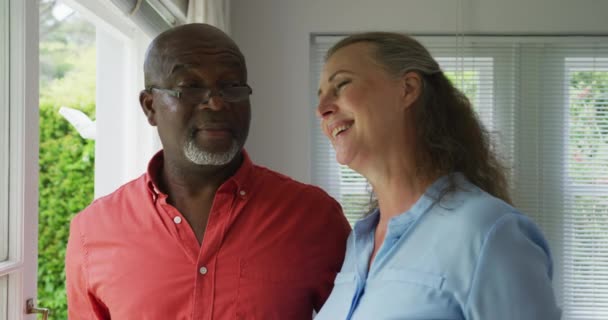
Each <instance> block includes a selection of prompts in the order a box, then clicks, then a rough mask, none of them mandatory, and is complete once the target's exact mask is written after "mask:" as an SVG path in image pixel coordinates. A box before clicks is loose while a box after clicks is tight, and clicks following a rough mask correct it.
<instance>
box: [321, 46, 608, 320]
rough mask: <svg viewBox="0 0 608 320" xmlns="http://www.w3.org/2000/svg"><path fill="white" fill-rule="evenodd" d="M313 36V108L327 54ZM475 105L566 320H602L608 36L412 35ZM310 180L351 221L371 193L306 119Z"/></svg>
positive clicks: (606, 295) (606, 290)
mask: <svg viewBox="0 0 608 320" xmlns="http://www.w3.org/2000/svg"><path fill="white" fill-rule="evenodd" d="M340 38H341V37H338V36H313V37H312V40H311V41H312V43H311V68H312V70H311V88H312V89H313V90H311V101H313V102H312V105H313V108H314V107H315V106H316V103H317V98H316V95H315V92H316V88H317V86H318V79H319V75H320V72H321V68H322V65H323V57H324V54H325V52H326V51H327V49H328V48H329V47H330V46H331V45H332V44H333V43H335V42H336V41H337V40H339V39H340ZM416 38H417V39H418V40H420V41H421V42H422V43H423V44H424V45H425V46H426V47H427V48H428V49H429V51H430V52H431V54H432V55H433V56H434V57H435V58H436V59H437V61H438V62H439V63H440V65H441V67H442V69H443V70H444V72H445V73H446V74H447V75H448V77H449V78H450V79H451V80H452V81H453V83H454V84H455V85H456V86H457V87H458V88H460V89H461V90H462V91H463V92H464V93H465V94H466V95H467V96H468V97H469V99H470V100H471V101H472V102H473V104H474V107H475V109H476V111H477V113H478V115H479V117H480V119H481V120H482V122H483V123H484V125H485V126H486V128H488V130H489V131H490V132H491V134H492V137H493V139H494V142H495V144H496V148H497V151H498V152H499V154H500V156H501V157H502V158H503V161H504V162H505V164H506V165H507V166H508V167H509V168H510V170H509V179H510V181H511V191H512V196H513V199H514V202H515V205H516V206H517V207H518V208H520V209H521V210H522V211H523V212H524V213H526V214H527V215H529V216H531V217H532V218H533V219H534V220H535V221H536V222H537V223H538V225H539V226H540V227H541V228H542V229H543V231H544V233H545V235H546V237H547V239H548V240H549V242H550V245H551V249H552V252H553V259H554V263H555V280H554V285H555V288H556V293H557V296H558V300H559V301H560V303H561V305H562V308H563V311H564V314H563V319H608V38H602V37H506V36H505V37H489V36H488V37H483V36H480V37H472V36H471V37H469V36H467V37H459V38H457V37H433V36H425V37H416ZM311 117H313V120H311V123H312V135H313V137H312V139H311V141H312V143H313V145H312V148H311V150H312V151H313V152H312V159H311V161H312V162H311V163H312V169H313V170H312V177H311V178H312V181H313V183H316V184H318V185H319V186H321V187H323V188H324V189H325V190H327V191H328V192H329V193H330V194H331V195H332V196H333V197H335V198H336V199H337V200H338V201H339V202H340V203H341V204H342V205H343V208H344V211H345V214H346V216H347V218H348V219H349V221H350V222H351V223H354V222H355V221H357V220H358V219H359V218H361V216H362V214H363V213H365V212H366V205H367V204H368V203H369V199H370V197H369V187H368V185H367V183H366V181H365V179H363V178H362V177H361V176H360V175H358V174H356V173H355V172H352V170H350V169H348V168H347V167H343V166H339V165H338V164H337V163H336V161H335V154H334V152H333V150H332V147H331V145H330V144H329V142H328V141H327V139H326V138H325V137H324V136H323V135H322V133H321V131H320V129H319V121H318V119H316V118H314V110H313V111H311Z"/></svg>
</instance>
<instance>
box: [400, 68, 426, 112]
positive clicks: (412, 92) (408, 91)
mask: <svg viewBox="0 0 608 320" xmlns="http://www.w3.org/2000/svg"><path fill="white" fill-rule="evenodd" d="M401 84H402V86H403V87H402V90H403V91H402V92H403V96H402V98H403V99H402V100H403V106H404V107H405V108H406V109H408V108H410V107H411V106H413V105H414V104H415V103H416V101H417V100H418V98H420V95H421V94H422V77H421V76H420V74H418V73H417V72H414V71H409V72H406V73H405V74H404V75H403V76H402V77H401Z"/></svg>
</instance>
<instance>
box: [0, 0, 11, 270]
mask: <svg viewBox="0 0 608 320" xmlns="http://www.w3.org/2000/svg"><path fill="white" fill-rule="evenodd" d="M8 20H9V19H8V1H5V0H0V106H8V97H9V95H8V74H9V73H8V65H9V64H8V57H9V51H8V39H9V37H8ZM8 130H9V128H8V108H5V107H2V108H0V261H5V260H6V259H8V190H9V185H8V183H9V181H8V155H9V152H8V133H9V131H8Z"/></svg>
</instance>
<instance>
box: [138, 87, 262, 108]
mask: <svg viewBox="0 0 608 320" xmlns="http://www.w3.org/2000/svg"><path fill="white" fill-rule="evenodd" d="M236 87H238V88H248V89H249V92H248V93H247V96H246V97H244V98H243V99H241V100H231V99H226V98H225V96H224V89H225V88H220V89H218V90H215V91H217V93H214V92H213V91H214V90H213V89H210V88H201V87H199V88H187V89H199V90H207V91H208V92H209V93H208V95H209V96H208V97H206V100H203V101H201V102H200V103H202V104H206V103H209V101H210V100H211V98H213V97H214V96H219V97H221V98H222V99H224V100H226V101H228V102H239V101H243V100H245V99H247V98H248V97H249V96H251V95H252V94H253V89H251V87H250V86H249V84H247V83H245V84H244V85H239V86H233V87H227V88H236ZM152 90H156V91H159V92H163V93H166V94H168V95H170V96H172V97H175V98H176V99H178V100H181V98H182V97H183V91H182V90H179V89H167V88H159V87H156V86H149V87H146V91H148V92H152Z"/></svg>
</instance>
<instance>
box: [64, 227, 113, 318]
mask: <svg viewBox="0 0 608 320" xmlns="http://www.w3.org/2000/svg"><path fill="white" fill-rule="evenodd" d="M83 241H84V240H83V237H82V235H81V233H80V228H79V219H78V216H77V217H75V218H74V219H73V220H72V222H71V224H70V237H69V239H68V246H67V250H66V257H65V273H66V290H67V298H68V319H91V320H102V319H110V316H109V314H108V312H107V309H106V308H105V306H103V304H101V303H99V301H98V300H97V298H95V296H94V295H93V294H92V293H91V292H90V291H89V289H88V288H89V285H88V281H87V270H86V255H87V252H86V249H85V246H84V243H83Z"/></svg>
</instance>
